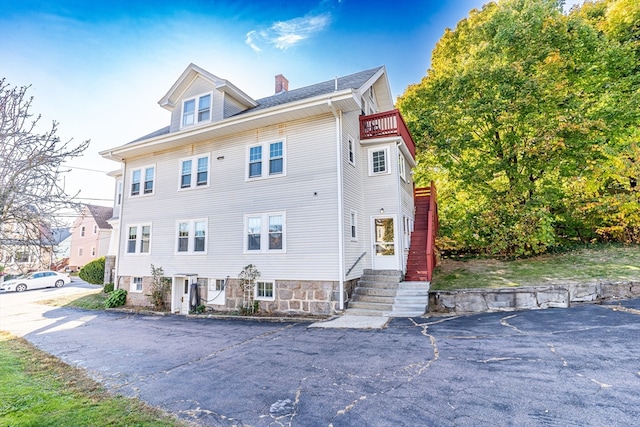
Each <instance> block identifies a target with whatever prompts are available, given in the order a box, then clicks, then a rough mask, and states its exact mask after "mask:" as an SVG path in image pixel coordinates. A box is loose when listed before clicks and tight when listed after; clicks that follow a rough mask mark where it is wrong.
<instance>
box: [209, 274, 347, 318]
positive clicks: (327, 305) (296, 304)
mask: <svg viewBox="0 0 640 427" xmlns="http://www.w3.org/2000/svg"><path fill="white" fill-rule="evenodd" d="M225 290H226V297H227V301H226V306H225V307H224V308H226V309H227V310H238V309H240V307H242V301H243V298H244V292H243V290H242V287H241V286H240V280H238V279H230V280H229V281H228V283H227V286H226V289H225ZM337 294H338V282H322V281H317V282H316V281H297V280H276V282H275V289H274V299H273V301H259V304H260V310H261V311H263V312H267V313H282V314H320V315H329V314H333V313H334V312H335V311H336V309H337V308H338V305H339V300H338V299H336V295H337ZM213 307H214V309H218V308H216V307H218V306H213ZM221 308H222V307H221Z"/></svg>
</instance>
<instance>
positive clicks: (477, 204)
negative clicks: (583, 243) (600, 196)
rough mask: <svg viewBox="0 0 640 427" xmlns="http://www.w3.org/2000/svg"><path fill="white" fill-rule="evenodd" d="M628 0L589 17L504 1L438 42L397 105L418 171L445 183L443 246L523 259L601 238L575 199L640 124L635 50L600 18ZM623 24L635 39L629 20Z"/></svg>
mask: <svg viewBox="0 0 640 427" xmlns="http://www.w3.org/2000/svg"><path fill="white" fill-rule="evenodd" d="M621 1H624V0H619V1H618V2H616V1H609V2H606V1H605V2H602V4H589V5H588V6H585V8H587V7H590V8H592V9H593V10H592V11H591V14H590V15H589V14H585V13H579V12H580V9H574V10H573V11H572V12H571V13H569V14H564V13H563V12H562V4H561V2H558V1H553V0H501V1H499V2H497V3H489V4H487V5H485V6H484V7H483V8H482V10H480V11H478V10H473V11H471V13H470V15H469V17H468V18H467V19H464V20H462V21H460V22H459V23H458V25H457V27H456V28H455V30H447V31H446V32H445V34H444V35H443V37H442V38H441V39H440V41H439V42H438V44H437V46H436V48H435V49H434V51H433V54H432V60H431V68H430V69H429V70H428V72H427V75H426V77H424V78H423V80H422V81H421V82H420V83H419V84H416V85H413V86H410V87H409V88H408V89H407V91H406V92H405V94H404V95H403V96H402V97H401V98H400V99H399V100H398V107H399V108H400V110H401V111H402V113H403V115H404V117H405V119H406V120H407V122H408V124H409V126H410V128H411V130H412V132H413V134H414V136H415V137H416V139H417V140H418V145H419V147H420V158H419V164H420V166H419V170H418V173H417V175H416V176H417V177H418V179H425V180H429V179H433V178H435V179H436V181H437V183H438V185H439V186H440V191H439V194H440V197H441V198H440V200H441V203H440V207H441V222H442V228H441V231H442V234H443V239H442V241H441V243H442V244H443V246H445V248H447V247H448V248H450V249H459V250H467V251H482V252H489V253H500V254H508V255H516V256H518V255H530V254H534V253H540V252H544V251H545V250H547V249H548V248H549V247H551V246H554V245H556V244H558V243H559V241H560V240H561V239H564V238H578V239H589V238H592V237H594V236H595V229H594V224H590V223H588V221H587V219H592V217H593V215H591V214H589V213H588V212H583V213H582V215H580V214H575V213H574V211H575V210H576V206H574V205H572V204H571V203H568V201H570V200H571V198H572V197H573V196H574V195H575V194H578V193H579V194H581V195H583V196H585V197H593V194H591V195H588V196H587V195H586V194H587V193H588V191H586V187H583V186H581V185H576V184H575V183H576V182H581V181H585V182H587V183H590V182H593V180H594V177H595V175H594V173H595V172H594V171H595V169H596V167H595V166H596V165H609V167H611V165H612V164H613V163H615V162H616V161H618V160H620V155H619V154H620V152H622V151H624V150H626V149H627V147H628V146H629V141H630V140H629V135H633V134H634V131H633V129H634V128H635V135H636V136H637V129H638V126H637V124H638V123H637V121H638V113H637V111H636V112H633V111H629V108H630V106H631V105H632V104H633V102H632V101H630V100H629V98H630V94H632V93H633V92H634V91H636V95H637V87H638V86H637V79H635V80H634V76H637V69H635V70H634V67H637V62H634V59H635V61H637V59H638V58H637V57H635V53H633V49H631V48H629V46H625V45H624V43H622V42H619V41H618V42H616V43H613V42H612V41H611V36H608V35H607V33H606V31H605V30H604V29H603V28H599V27H598V25H601V24H602V23H603V22H605V23H608V22H610V20H609V21H607V16H608V15H607V13H611V12H609V10H610V9H611V8H613V6H618V3H619V2H621ZM630 5H631V6H630V7H631V8H633V7H634V6H633V2H631V3H630ZM622 21H624V20H622ZM625 22H626V21H625ZM611 27H612V28H613V27H614V26H613V25H611ZM612 31H613V30H612ZM616 31H618V32H619V33H620V34H623V36H622V37H623V38H624V37H626V39H625V40H628V39H629V36H625V34H628V31H627V30H625V29H624V22H623V24H621V25H619V26H618V29H617V30H616ZM630 55H631V56H630ZM616 76H617V77H616ZM619 77H623V78H619ZM611 101H615V102H614V103H612V102H611ZM616 102H621V103H622V104H623V105H620V104H617V105H616ZM619 109H623V110H624V111H623V112H620V111H618V110H619ZM616 144H618V146H617V147H616ZM631 156H633V154H631ZM632 160H633V159H632ZM587 217H589V218H587Z"/></svg>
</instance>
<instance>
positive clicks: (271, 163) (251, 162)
mask: <svg viewBox="0 0 640 427" xmlns="http://www.w3.org/2000/svg"><path fill="white" fill-rule="evenodd" d="M285 151H286V150H285V143H284V141H276V142H265V143H262V144H258V145H252V146H250V147H248V152H247V177H248V179H256V178H268V177H273V176H282V175H285V174H286V153H285Z"/></svg>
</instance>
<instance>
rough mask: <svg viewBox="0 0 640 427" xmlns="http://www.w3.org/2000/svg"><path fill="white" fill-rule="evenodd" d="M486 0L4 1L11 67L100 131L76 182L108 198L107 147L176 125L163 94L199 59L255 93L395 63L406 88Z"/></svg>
mask: <svg viewBox="0 0 640 427" xmlns="http://www.w3.org/2000/svg"><path fill="white" fill-rule="evenodd" d="M484 3H486V1H484V0H447V1H435V0H434V1H432V0H395V1H379V0H315V1H314V0H311V1H307V0H292V1H281V0H271V1H260V0H258V1H256V0H253V1H244V2H240V1H233V0H227V1H217V0H216V1H205V0H192V1H189V2H181V1H178V0H174V1H164V0H155V1H146V0H144V1H143V0H140V1H139V0H129V1H122V0H112V1H99V0H96V1H86V0H62V1H55V0H53V1H51V0H43V1H29V0H25V1H4V2H1V3H0V77H5V78H6V79H7V82H8V83H9V84H11V85H12V86H23V85H32V86H31V89H30V91H29V93H30V95H32V96H34V97H35V99H34V103H33V107H32V112H33V113H39V114H42V120H41V122H42V123H43V124H47V125H48V124H49V123H50V122H51V121H53V120H55V121H57V122H59V123H60V126H59V132H58V135H59V136H60V137H61V138H62V139H63V140H68V139H70V138H73V139H74V140H75V141H77V142H80V141H82V140H85V139H91V146H90V148H89V149H88V150H87V151H86V154H85V156H84V157H83V158H82V159H79V160H76V161H74V162H72V163H70V166H71V167H72V168H73V169H72V171H71V172H70V173H69V174H68V176H67V179H66V185H67V188H68V189H69V191H70V192H75V191H77V190H81V196H82V197H84V198H87V200H88V201H90V202H93V203H96V204H103V205H109V203H108V202H107V201H104V200H99V199H107V198H111V197H112V193H113V182H112V180H111V178H108V177H106V176H105V175H104V173H102V172H95V171H110V170H114V169H117V167H118V165H117V164H116V163H114V162H111V161H108V160H104V159H102V158H100V157H99V156H98V154H97V153H98V152H99V151H101V150H104V149H107V148H109V147H114V146H118V145H121V144H124V143H126V142H129V141H131V140H133V139H135V138H137V137H139V136H142V135H144V134H147V133H149V132H151V131H153V130H156V129H158V128H161V127H163V126H166V125H167V124H168V123H169V113H168V112H167V111H166V110H164V109H163V108H161V107H160V106H159V105H158V104H157V102H158V100H159V99H160V98H161V97H162V96H163V95H164V94H165V93H166V91H167V90H168V89H169V88H170V87H171V85H172V84H173V83H174V82H175V80H176V79H177V78H178V77H179V76H180V74H181V73H182V71H184V69H185V68H186V67H187V65H188V64H189V63H191V62H193V63H195V64H196V65H199V66H200V67H202V68H204V69H206V70H208V71H209V72H211V73H213V74H215V75H216V76H218V77H220V78H223V79H227V80H229V81H231V82H232V83H233V84H234V85H236V86H237V87H239V88H240V89H242V90H243V91H245V92H246V93H247V94H249V95H250V96H252V97H253V98H255V99H257V98H261V97H264V96H269V95H271V94H272V93H273V90H274V76H275V75H276V74H280V73H282V74H284V75H285V76H286V77H287V79H288V80H289V82H290V83H289V88H290V89H294V88H297V87H302V86H306V85H309V84H313V83H317V82H320V81H325V80H329V79H331V78H333V77H335V76H342V75H346V74H350V73H354V72H357V71H360V70H364V69H368V68H373V67H376V66H379V65H386V67H387V71H388V75H389V79H390V84H391V90H392V92H393V95H394V96H395V97H397V96H399V95H401V94H402V93H403V92H404V90H405V89H406V87H407V86H408V85H410V84H413V83H418V82H419V81H420V79H421V78H422V77H424V75H425V73H426V70H427V68H428V67H429V60H430V57H431V51H432V49H433V48H434V46H435V44H436V42H437V41H438V40H439V38H440V37H441V36H442V34H443V33H444V30H445V28H447V27H448V28H454V27H455V26H456V24H457V22H458V21H460V20H461V19H463V18H465V17H466V16H468V14H469V11H470V10H471V9H473V8H481V7H482V5H483V4H484Z"/></svg>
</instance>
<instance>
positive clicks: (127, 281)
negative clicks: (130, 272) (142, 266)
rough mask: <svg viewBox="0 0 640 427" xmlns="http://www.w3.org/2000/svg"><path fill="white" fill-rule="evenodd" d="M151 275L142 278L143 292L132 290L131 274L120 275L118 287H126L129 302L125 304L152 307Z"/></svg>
mask: <svg viewBox="0 0 640 427" xmlns="http://www.w3.org/2000/svg"><path fill="white" fill-rule="evenodd" d="M152 279H153V278H152V277H151V276H144V277H143V278H142V292H131V280H132V278H131V276H120V277H118V286H117V288H118V289H124V290H126V291H127V302H126V303H125V305H127V306H134V307H151V306H152V305H151V301H149V297H148V296H147V295H149V293H150V288H151V280H152Z"/></svg>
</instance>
